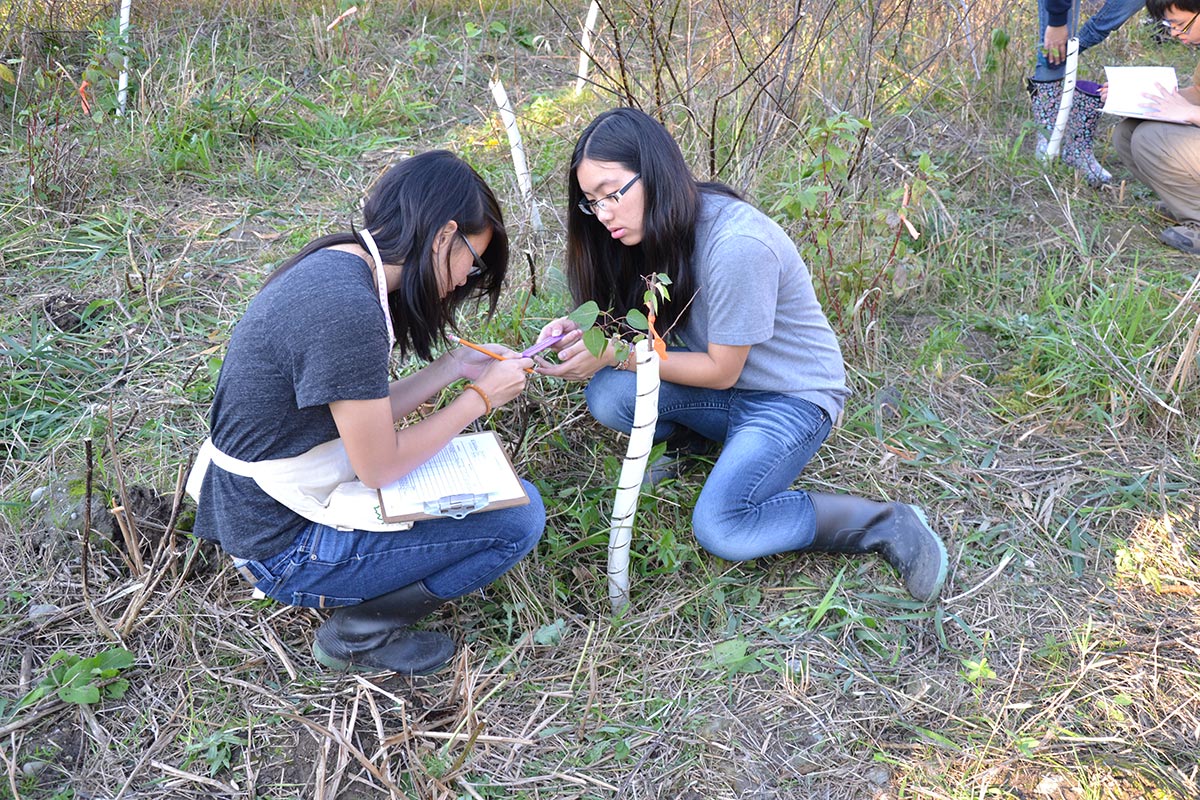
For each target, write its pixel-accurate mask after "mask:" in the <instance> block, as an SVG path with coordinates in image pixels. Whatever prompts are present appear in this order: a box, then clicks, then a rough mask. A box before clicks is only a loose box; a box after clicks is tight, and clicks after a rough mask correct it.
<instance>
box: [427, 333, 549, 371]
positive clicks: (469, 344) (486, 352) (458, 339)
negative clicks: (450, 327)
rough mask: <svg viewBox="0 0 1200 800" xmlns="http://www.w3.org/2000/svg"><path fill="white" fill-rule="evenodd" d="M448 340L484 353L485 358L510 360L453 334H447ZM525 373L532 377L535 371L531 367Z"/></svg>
mask: <svg viewBox="0 0 1200 800" xmlns="http://www.w3.org/2000/svg"><path fill="white" fill-rule="evenodd" d="M446 338H447V339H449V340H450V341H452V342H454V343H455V344H461V345H462V346H463V347H469V348H471V349H472V350H475V351H476V352H479V353H483V354H484V355H485V356H491V357H492V358H494V359H496V360H497V361H507V360H508V359H507V358H505V357H504V356H502V355H498V354H496V353H493V352H492V351H491V350H488V349H487V348H486V347H480V346H479V345H477V344H475V343H474V342H468V341H467V340H466V339H464V338H462V337H461V336H455V335H454V334H453V333H447V334H446ZM525 371H526V372H528V373H529V374H531V375H532V374H533V370H532V369H530V368H529V367H526V368H525Z"/></svg>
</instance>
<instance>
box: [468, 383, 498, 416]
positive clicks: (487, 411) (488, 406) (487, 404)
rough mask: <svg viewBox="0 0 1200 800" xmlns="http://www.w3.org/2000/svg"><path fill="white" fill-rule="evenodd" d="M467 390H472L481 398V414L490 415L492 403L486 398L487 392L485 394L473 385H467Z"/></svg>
mask: <svg viewBox="0 0 1200 800" xmlns="http://www.w3.org/2000/svg"><path fill="white" fill-rule="evenodd" d="M467 388H468V389H474V390H475V391H476V393H478V394H479V396H480V397H482V398H483V406H484V412H483V413H485V414H490V413H492V401H491V400H490V399H489V398H488V396H487V392H485V391H484V390H483V389H480V388H479V387H478V386H476V385H475V384H473V383H468V384H467Z"/></svg>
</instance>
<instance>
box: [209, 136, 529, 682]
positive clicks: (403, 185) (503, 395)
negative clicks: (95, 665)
mask: <svg viewBox="0 0 1200 800" xmlns="http://www.w3.org/2000/svg"><path fill="white" fill-rule="evenodd" d="M363 214H364V221H365V223H366V225H365V227H364V228H363V229H361V230H352V231H349V232H345V233H335V234H331V235H328V236H325V237H322V238H319V239H317V240H315V241H313V242H311V243H309V244H308V245H307V246H305V247H304V248H303V249H302V250H301V251H300V252H299V253H298V254H297V255H295V256H294V257H292V258H290V259H288V260H287V261H286V262H284V263H283V264H282V265H281V266H280V267H279V268H278V269H276V270H275V272H274V273H273V274H272V275H271V276H270V277H269V278H268V279H267V281H266V283H265V284H264V285H263V287H262V289H261V290H260V291H259V292H258V294H257V295H256V296H255V297H254V299H253V300H252V301H251V302H250V305H249V307H248V308H247V310H246V314H245V316H244V317H243V318H242V319H241V321H240V322H239V323H238V325H237V327H236V328H235V329H234V332H233V336H232V338H231V340H230V343H229V349H228V353H227V354H226V356H225V361H224V364H223V365H222V367H221V375H220V379H219V381H218V384H217V389H216V395H215V397H214V399H213V405H212V411H211V416H210V429H211V438H210V440H209V441H208V442H206V444H205V448H204V449H202V452H201V459H200V460H199V461H198V462H197V466H198V468H197V469H195V470H193V475H192V478H191V480H189V491H190V492H192V493H193V494H197V493H198V494H199V502H198V510H197V517H196V525H195V532H196V533H197V534H198V535H200V536H202V537H205V538H208V539H214V540H216V541H217V542H219V543H220V545H221V547H222V548H223V549H224V550H225V551H226V552H228V553H230V554H231V555H233V556H234V560H235V563H236V564H237V565H238V567H239V569H240V571H241V573H242V574H243V575H244V576H247V577H249V578H250V579H251V580H252V581H253V582H254V583H255V585H256V586H257V588H259V589H260V590H261V591H263V592H264V593H265V594H266V595H268V596H269V597H272V598H274V599H276V600H278V601H279V602H281V603H287V604H290V605H298V606H310V607H320V608H329V607H333V608H334V610H333V612H332V614H331V615H330V617H329V618H328V619H327V620H326V621H325V622H324V623H323V624H322V625H321V626H320V628H319V629H318V630H317V634H316V641H315V642H314V644H313V652H314V655H315V656H316V658H317V660H318V661H320V662H321V663H323V664H325V665H326V666H329V667H332V668H335V669H346V668H348V667H351V666H359V667H363V668H371V669H387V670H395V671H397V672H401V673H408V674H422V673H428V672H432V671H434V670H436V669H438V668H440V667H442V666H444V665H445V664H447V663H448V662H449V661H450V659H451V657H452V656H453V654H454V642H453V640H452V639H450V637H448V636H445V635H443V634H440V633H435V632H432V631H414V630H411V629H410V628H409V625H411V624H412V623H413V622H415V621H417V620H419V619H421V618H422V617H424V616H426V615H427V614H429V613H430V612H432V611H433V610H434V609H436V608H437V607H438V606H439V605H441V604H442V603H443V602H445V601H446V600H449V599H451V598H455V597H459V596H461V595H464V594H466V593H468V592H471V591H474V590H475V589H479V588H482V587H484V586H487V585H488V584H489V583H491V582H492V581H494V580H496V578H498V577H499V576H500V575H502V574H503V573H504V572H505V571H507V570H508V569H509V568H510V567H512V566H513V565H514V564H515V563H516V562H517V561H518V560H520V559H521V558H522V557H523V556H524V555H525V554H526V553H528V552H529V551H530V550H531V549H532V548H533V547H534V545H535V544H536V543H537V541H538V538H539V537H540V536H541V532H542V528H543V525H544V522H545V511H544V509H543V507H542V503H541V498H540V497H539V496H538V494H537V491H536V490H535V489H534V488H533V487H532V486H531V485H529V484H528V483H526V484H525V489H526V492H527V493H528V495H529V497H530V503H529V504H527V505H523V506H517V507H514V508H506V509H502V510H496V511H488V512H484V513H478V514H474V515H470V516H467V517H466V518H464V519H461V520H455V519H449V518H447V519H436V520H425V521H420V522H416V523H414V525H413V528H412V529H411V530H409V531H403V532H397V531H396V530H395V527H394V526H389V525H388V524H386V523H381V522H380V521H379V520H378V518H377V516H376V510H375V508H374V506H373V505H372V504H371V499H372V498H373V491H371V490H372V489H374V488H378V487H380V486H383V485H386V484H388V483H390V482H392V481H394V480H396V479H398V478H400V477H402V476H404V475H406V474H407V473H409V472H411V471H412V470H413V469H414V468H416V467H417V466H419V465H421V464H422V463H424V462H425V461H427V460H429V458H430V457H432V456H433V455H434V454H435V453H437V452H438V450H440V449H441V448H442V447H443V446H444V445H446V443H447V442H449V441H450V439H451V438H453V437H454V436H455V435H456V434H458V433H460V432H461V431H462V430H463V428H465V427H466V426H467V425H468V424H470V423H471V422H472V421H474V420H475V419H476V418H478V417H480V416H482V415H483V414H485V413H487V412H488V411H489V410H491V409H492V408H495V407H497V406H500V405H503V404H504V403H507V402H508V401H509V400H511V399H513V398H514V397H516V396H517V395H518V394H520V393H521V391H522V390H523V389H524V386H525V378H526V373H525V372H524V368H525V367H529V366H531V365H532V361H531V360H530V359H526V358H520V357H516V356H515V354H511V353H508V352H507V351H504V350H502V349H500V348H496V350H497V352H498V353H501V354H503V355H513V356H514V357H512V358H509V359H507V360H495V359H491V358H488V357H487V356H485V355H482V354H479V353H475V352H473V351H471V350H466V349H461V348H459V349H452V350H450V351H448V352H446V353H444V354H442V355H440V356H439V357H437V358H436V359H434V360H433V361H432V362H431V363H429V364H427V365H426V366H424V367H423V368H422V369H421V370H420V371H419V372H416V373H414V374H412V375H410V376H408V377H406V378H403V379H401V380H398V381H394V382H391V383H389V381H388V361H389V356H390V353H391V350H392V348H393V346H394V345H395V344H396V343H398V344H399V347H400V353H401V354H402V355H404V354H407V353H409V352H413V353H415V354H416V355H417V356H419V357H420V358H421V359H423V360H425V361H429V359H430V357H431V348H432V346H433V345H434V344H435V342H436V341H438V340H442V341H444V338H445V331H446V328H447V326H450V325H452V324H453V319H454V313H455V310H456V309H457V308H458V307H459V306H460V305H461V304H462V303H463V302H464V301H466V300H468V299H474V300H480V299H483V298H487V299H488V301H489V305H490V308H492V309H494V307H495V303H496V299H497V297H498V296H499V293H500V288H501V285H502V283H503V281H504V274H505V270H506V268H507V263H508V238H507V235H506V233H505V230H504V223H503V219H502V217H501V212H500V208H499V205H498V204H497V202H496V198H495V196H494V195H493V194H492V191H491V189H489V188H488V186H487V184H485V183H484V181H483V179H482V178H480V177H479V175H478V174H476V173H475V171H474V170H473V169H471V167H470V166H468V165H467V164H466V163H465V162H463V161H462V160H460V159H459V158H458V157H456V156H454V155H452V154H450V153H448V152H444V151H436V152H430V153H424V154H421V155H417V156H414V157H412V158H409V159H407V160H405V161H404V162H402V163H400V164H399V165H397V166H395V167H393V168H392V169H391V170H390V171H389V172H387V173H386V174H385V175H384V176H383V177H382V178H381V179H380V180H379V181H378V183H377V184H376V186H375V187H374V188H373V190H372V191H371V194H370V197H369V198H368V200H367V203H366V205H365V208H364V210H363ZM464 379H465V380H468V381H471V384H469V385H468V386H467V387H466V389H464V391H463V392H462V393H460V394H459V395H458V396H457V397H455V398H454V399H453V400H452V401H451V402H449V403H447V404H446V405H445V406H444V407H442V408H441V409H439V410H438V411H436V412H435V413H433V414H431V415H430V416H428V417H427V418H425V419H423V420H421V421H420V422H417V423H416V424H413V425H410V426H408V427H406V428H404V429H403V430H400V431H397V430H396V429H395V427H394V425H395V422H396V421H397V420H399V419H401V418H402V417H405V416H407V415H408V414H410V413H411V412H412V411H413V410H415V409H416V408H417V407H418V406H419V405H420V404H421V403H422V402H424V401H425V400H427V399H428V398H430V397H432V396H434V395H436V394H437V393H438V392H440V391H442V390H443V389H444V388H445V387H447V386H448V385H450V384H451V383H454V382H455V381H459V380H464ZM355 478H357V480H356V479H355ZM201 480H202V481H203V483H202V484H201ZM348 487H353V488H357V489H358V490H360V491H358V492H357V494H355V493H354V492H343V490H344V489H347V488H348ZM314 497H315V498H316V499H315V500H314V499H313V498H314Z"/></svg>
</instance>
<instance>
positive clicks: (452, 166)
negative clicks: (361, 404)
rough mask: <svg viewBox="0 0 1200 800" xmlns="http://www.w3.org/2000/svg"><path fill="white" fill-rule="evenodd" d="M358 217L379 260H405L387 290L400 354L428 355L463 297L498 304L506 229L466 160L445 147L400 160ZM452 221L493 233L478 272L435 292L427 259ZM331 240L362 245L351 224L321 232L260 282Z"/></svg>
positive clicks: (470, 229) (497, 206)
mask: <svg viewBox="0 0 1200 800" xmlns="http://www.w3.org/2000/svg"><path fill="white" fill-rule="evenodd" d="M363 221H364V223H365V224H366V228H367V230H369V231H370V232H371V236H372V237H373V238H374V239H375V243H376V244H377V245H378V246H379V254H380V256H381V257H382V258H383V263H385V264H401V265H403V269H402V271H401V273H400V285H399V286H397V287H396V289H395V291H393V292H390V293H388V306H389V307H390V308H391V312H392V328H393V330H394V331H395V333H396V343H397V344H398V345H399V347H400V354H401V355H402V356H403V355H406V354H407V353H408V352H409V350H410V349H411V350H412V351H413V352H415V353H416V354H417V355H418V356H420V357H421V358H423V359H426V360H428V359H429V358H431V356H432V352H431V349H432V346H433V344H434V343H435V341H439V340H444V339H445V335H446V328H447V327H449V328H451V329H453V328H454V324H455V321H454V312H455V310H456V309H457V308H458V307H459V306H460V305H462V304H463V303H464V302H466V301H467V300H469V299H474V300H482V299H484V298H487V301H488V315H489V316H490V315H491V314H492V312H494V311H495V310H496V301H497V300H498V299H499V297H500V289H501V287H502V286H503V285H504V275H505V272H506V271H507V269H508V234H507V232H506V231H505V230H504V217H503V214H501V212H500V204H499V203H498V202H496V196H495V194H493V193H492V190H491V188H489V187H488V185H487V183H485V182H484V180H483V178H481V177H480V176H479V173H477V172H475V170H474V169H472V168H471V166H470V165H469V164H467V162H465V161H463V160H462V159H461V158H459V157H458V156H456V155H454V154H453V153H450V152H448V151H446V150H431V151H429V152H427V153H421V154H419V155H415V156H412V157H411V158H407V159H405V160H404V161H402V162H400V163H399V164H397V165H396V166H394V167H392V168H391V169H389V170H388V171H387V172H386V173H384V175H383V177H382V178H380V179H379V181H378V182H376V184H375V185H374V186H373V187H372V188H371V192H370V194H369V195H368V196H367V201H366V204H365V205H364V206H363ZM451 221H454V222H455V223H457V224H458V229H459V230H460V231H462V232H463V234H464V235H470V234H477V233H482V232H483V231H485V230H491V232H492V239H491V242H490V243H489V244H488V246H487V249H486V250H485V251H484V252H483V253H481V254H480V260H481V261H482V262H483V265H484V269H483V271H482V274H480V275H475V276H471V277H469V278H467V282H466V283H465V284H463V285H462V286H459V287H457V288H456V289H455V290H454V291H453V292H451V293H449V294H448V295H447V296H446V297H445V298H443V297H441V296H440V293H439V291H438V281H437V270H438V269H439V265H437V264H435V263H434V261H433V242H434V238H435V237H436V236H437V235H438V233H439V232H440V231H441V230H442V228H443V227H445V225H446V223H448V222H451ZM336 244H357V245H359V246H360V247H363V248H364V249H366V244H365V242H363V239H362V236H361V235H360V234H359V231H358V230H356V229H354V228H353V227H351V230H350V231H346V232H341V233H332V234H329V235H328V236H322V237H321V238H319V239H315V240H313V241H311V242H309V243H308V244H307V245H305V246H304V248H303V249H301V250H300V252H299V253H297V254H296V255H294V256H292V257H291V258H289V259H288V260H287V261H285V262H283V263H282V264H280V265H279V267H277V268H276V269H275V271H274V272H272V273H271V275H270V276H269V277H268V278H267V281H266V283H270V282H271V281H272V280H274V279H275V278H276V277H278V276H279V275H281V274H283V273H284V272H286V271H287V270H288V269H290V268H291V267H292V266H293V265H295V264H296V263H297V262H299V261H300V260H301V259H303V258H305V257H306V256H309V255H311V254H312V253H314V252H316V251H317V250H321V249H323V248H326V247H330V246H332V245H336ZM458 244H459V243H457V242H456V243H455V244H452V245H451V246H452V247H453V246H457V245H458ZM462 246H465V245H462ZM266 283H264V284H263V285H264V286H265V285H266Z"/></svg>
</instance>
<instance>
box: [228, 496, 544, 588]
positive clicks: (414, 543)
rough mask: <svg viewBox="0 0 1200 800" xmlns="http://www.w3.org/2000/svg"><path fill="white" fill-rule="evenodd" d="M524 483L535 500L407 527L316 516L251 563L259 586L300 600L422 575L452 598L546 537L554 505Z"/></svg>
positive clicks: (249, 566) (249, 567)
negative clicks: (357, 527)
mask: <svg viewBox="0 0 1200 800" xmlns="http://www.w3.org/2000/svg"><path fill="white" fill-rule="evenodd" d="M523 483H524V484H525V491H526V492H527V493H528V494H529V503H528V505H523V506H515V507H513V508H502V509H498V510H496V511H482V512H479V513H477V514H470V515H468V516H466V517H465V518H463V519H452V518H449V517H446V518H443V519H429V520H421V521H420V522H416V523H414V524H413V527H412V530H409V531H399V532H378V531H339V530H337V529H336V528H330V527H328V526H325V525H320V524H318V523H315V522H314V523H312V524H310V525H308V526H307V527H306V528H305V529H304V530H303V531H302V532H301V533H300V535H299V536H297V537H296V540H295V541H294V542H292V545H291V547H289V548H287V549H286V550H284V551H283V552H282V553H278V554H276V555H274V556H272V557H271V558H268V559H266V560H264V561H247V562H244V566H245V568H246V569H247V570H249V572H250V573H251V574H253V575H254V576H255V577H256V578H257V579H258V580H257V583H256V584H255V586H256V588H258V589H260V590H261V591H262V592H263V593H264V594H266V595H267V596H268V597H271V598H273V599H275V600H278V601H279V602H281V603H286V604H287V605H293V606H308V607H310V608H333V607H336V606H351V605H357V604H358V603H361V602H363V601H364V600H370V599H372V598H375V597H379V596H380V595H384V594H387V593H389V592H391V591H394V590H396V589H399V588H401V587H403V586H408V585H409V584H412V583H416V582H417V581H421V580H423V581H425V587H426V588H427V589H428V590H429V591H430V592H431V593H433V594H434V595H436V596H437V597H440V598H442V599H445V600H450V599H453V598H455V597H460V596H461V595H464V594H467V593H469V592H473V591H475V590H476V589H481V588H483V587H484V586H487V585H488V584H490V583H491V582H492V581H494V580H496V579H497V578H499V577H500V576H501V575H503V574H504V573H505V572H507V571H508V570H509V569H510V568H511V567H512V566H513V565H514V564H516V563H517V562H518V561H520V560H521V559H522V558H523V557H524V556H525V555H526V554H527V553H528V552H529V551H530V550H532V549H533V548H534V546H535V545H536V544H537V542H538V539H539V538H541V535H542V529H543V528H544V527H545V524H546V510H545V508H544V507H543V506H542V498H541V495H539V494H538V491H537V489H535V488H534V487H533V486H532V485H531V484H529V483H528V482H524V481H523ZM238 563H242V562H238Z"/></svg>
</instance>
